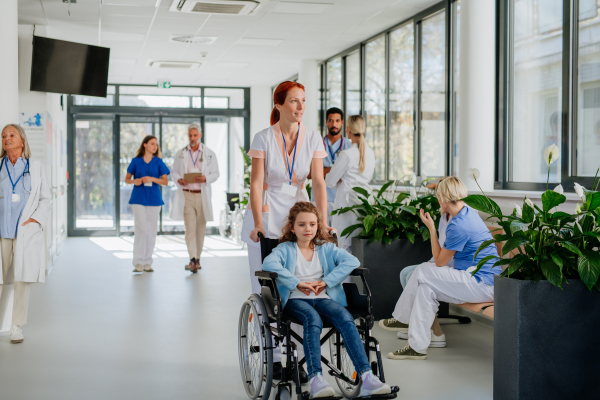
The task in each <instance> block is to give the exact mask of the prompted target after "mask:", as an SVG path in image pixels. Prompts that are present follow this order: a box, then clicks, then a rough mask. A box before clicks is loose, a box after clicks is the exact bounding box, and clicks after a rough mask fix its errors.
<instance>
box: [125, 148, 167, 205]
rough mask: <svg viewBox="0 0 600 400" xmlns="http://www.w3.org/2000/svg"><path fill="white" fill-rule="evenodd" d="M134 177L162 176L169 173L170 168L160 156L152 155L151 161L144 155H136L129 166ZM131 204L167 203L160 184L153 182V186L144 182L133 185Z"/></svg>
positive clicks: (128, 169)
mask: <svg viewBox="0 0 600 400" xmlns="http://www.w3.org/2000/svg"><path fill="white" fill-rule="evenodd" d="M127 172H129V173H130V174H131V175H132V177H133V179H139V178H143V177H144V176H151V177H153V178H160V177H161V176H163V175H169V173H170V172H169V168H167V166H166V165H165V163H164V162H163V160H161V159H160V158H158V157H152V160H150V162H149V163H146V161H144V157H135V158H134V159H133V160H131V164H129V167H127ZM129 204H139V205H142V206H162V205H163V204H165V203H164V202H163V199H162V195H161V193H160V185H159V184H157V183H154V182H152V186H144V184H143V183H142V184H141V185H140V186H135V185H134V186H133V191H132V192H131V198H130V199H129Z"/></svg>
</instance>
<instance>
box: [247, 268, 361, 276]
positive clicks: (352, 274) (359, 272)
mask: <svg viewBox="0 0 600 400" xmlns="http://www.w3.org/2000/svg"><path fill="white" fill-rule="evenodd" d="M368 273H369V270H368V269H367V268H355V269H354V270H353V271H352V272H350V276H363V275H364V274H368ZM257 274H258V272H257Z"/></svg>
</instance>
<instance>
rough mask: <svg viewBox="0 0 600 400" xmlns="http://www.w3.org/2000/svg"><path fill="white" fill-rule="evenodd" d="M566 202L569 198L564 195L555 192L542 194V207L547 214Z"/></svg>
mask: <svg viewBox="0 0 600 400" xmlns="http://www.w3.org/2000/svg"><path fill="white" fill-rule="evenodd" d="M565 201H567V198H566V197H565V196H564V195H562V194H560V193H557V192H555V191H553V190H546V191H545V192H544V193H542V206H543V207H544V211H546V212H548V211H550V210H551V209H553V208H554V207H556V206H558V205H560V204H562V203H564V202H565Z"/></svg>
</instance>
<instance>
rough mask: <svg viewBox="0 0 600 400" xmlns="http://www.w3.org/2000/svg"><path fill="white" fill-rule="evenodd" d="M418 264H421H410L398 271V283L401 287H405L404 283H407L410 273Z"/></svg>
mask: <svg viewBox="0 0 600 400" xmlns="http://www.w3.org/2000/svg"><path fill="white" fill-rule="evenodd" d="M419 265H421V264H417V265H410V266H408V267H406V268H404V269H403V270H402V271H400V284H401V285H402V287H403V288H405V287H406V284H407V283H408V281H409V279H410V277H411V275H412V273H413V272H414V271H415V269H417V267H418V266H419Z"/></svg>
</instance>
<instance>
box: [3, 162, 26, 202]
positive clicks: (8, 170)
mask: <svg viewBox="0 0 600 400" xmlns="http://www.w3.org/2000/svg"><path fill="white" fill-rule="evenodd" d="M7 158H8V157H5V158H4V161H6V159H7ZM28 168H29V160H27V164H25V168H24V169H23V173H22V174H21V176H19V179H17V181H16V182H15V183H13V180H12V177H11V176H10V168H8V165H7V166H6V173H7V174H8V179H10V184H11V185H12V187H13V193H14V192H15V188H16V187H17V183H19V181H20V180H21V178H22V177H23V175H25V172H27V169H28Z"/></svg>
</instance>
